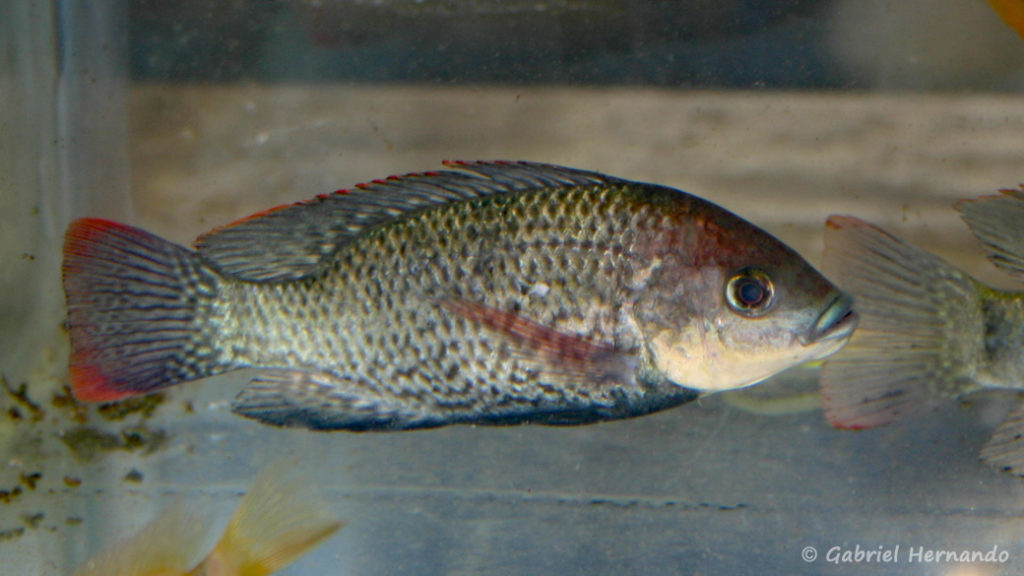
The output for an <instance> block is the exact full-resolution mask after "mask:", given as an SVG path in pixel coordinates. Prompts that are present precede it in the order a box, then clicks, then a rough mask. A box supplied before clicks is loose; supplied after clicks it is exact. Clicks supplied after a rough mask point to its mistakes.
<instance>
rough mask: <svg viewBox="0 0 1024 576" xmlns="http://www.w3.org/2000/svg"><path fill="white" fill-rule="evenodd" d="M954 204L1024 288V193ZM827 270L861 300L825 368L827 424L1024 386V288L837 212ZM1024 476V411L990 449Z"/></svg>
mask: <svg viewBox="0 0 1024 576" xmlns="http://www.w3.org/2000/svg"><path fill="white" fill-rule="evenodd" d="M1001 192H1002V194H1001V195H998V196H983V197H981V198H978V199H974V200H964V201H961V202H959V203H957V204H956V209H957V210H958V211H959V212H960V214H961V216H962V217H963V219H964V221H966V222H967V225H968V226H970V228H971V231H972V232H973V233H974V235H975V236H976V237H977V238H978V239H979V240H980V241H981V242H982V244H983V245H984V247H985V250H986V252H987V253H988V257H989V259H990V260H991V261H992V262H993V263H994V264H995V265H996V266H998V267H999V268H1000V269H1002V270H1004V271H1006V272H1008V273H1010V274H1011V275H1013V276H1015V277H1016V278H1018V279H1020V280H1022V281H1024V186H1021V188H1019V189H1015V190H1002V191H1001ZM822 270H823V272H824V273H825V275H826V276H828V277H829V278H830V279H832V280H833V281H834V282H836V283H837V284H838V285H839V286H840V287H841V288H842V289H844V290H847V291H849V292H850V293H852V294H853V296H854V308H855V310H857V313H858V314H859V315H860V317H861V320H860V325H859V327H858V328H857V330H856V332H855V333H854V335H853V337H852V339H851V340H850V342H849V344H848V345H847V346H846V348H845V349H844V350H842V351H841V352H840V353H839V354H837V355H835V356H832V357H830V358H829V359H828V361H826V363H825V366H824V368H823V370H822V375H821V389H822V403H823V405H824V408H825V416H826V418H827V419H828V421H829V423H830V424H832V425H833V426H835V427H837V428H846V429H861V428H873V427H876V426H881V425H884V424H888V423H891V422H894V421H897V420H900V419H902V418H906V417H909V416H913V415H916V414H919V413H921V412H924V411H926V410H928V409H930V408H932V407H934V406H936V404H937V403H938V402H941V401H942V400H943V399H944V398H947V399H948V398H955V397H959V396H962V395H964V394H968V393H970V392H973V391H976V390H979V389H982V388H999V389H1015V390H1024V292H1011V291H1001V290H997V289H995V288H991V287H989V286H986V285H985V284H982V283H981V282H978V281H977V280H975V279H974V278H972V277H971V276H969V275H968V274H967V273H965V272H963V271H962V270H960V269H958V268H956V267H955V266H953V265H951V264H949V263H948V262H946V261H944V260H942V259H941V258H939V257H937V256H935V255H932V254H930V253H928V252H925V251H924V250H921V249H919V248H916V247H914V246H911V245H910V244H907V243H906V242H904V241H903V240H901V239H899V238H897V237H896V236H894V235H892V234H889V233H888V232H886V231H884V230H882V229H881V228H878V227H877V226H874V225H872V224H870V223H868V222H865V221H863V220H860V219H858V218H854V217H851V216H831V217H829V219H828V222H827V224H826V227H825V253H824V259H823V262H822ZM981 458H982V460H984V461H986V462H988V463H989V464H991V465H993V466H996V467H998V468H1002V469H1004V470H1008V471H1013V472H1014V473H1015V474H1018V475H1024V404H1021V405H1018V406H1017V407H1016V408H1015V410H1014V411H1013V412H1012V413H1011V414H1010V416H1009V417H1008V418H1007V419H1006V420H1005V421H1004V422H1003V423H1002V424H1001V425H1000V426H999V427H998V428H997V429H996V431H995V433H994V434H993V436H992V438H991V439H990V440H989V442H988V443H987V444H986V445H985V447H984V448H983V449H982V452H981Z"/></svg>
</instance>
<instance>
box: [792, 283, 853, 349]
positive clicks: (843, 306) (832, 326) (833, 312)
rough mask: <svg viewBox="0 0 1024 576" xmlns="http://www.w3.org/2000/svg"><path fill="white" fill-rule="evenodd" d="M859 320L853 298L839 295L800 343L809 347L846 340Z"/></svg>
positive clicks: (801, 337) (802, 336)
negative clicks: (824, 342) (825, 342)
mask: <svg viewBox="0 0 1024 576" xmlns="http://www.w3.org/2000/svg"><path fill="white" fill-rule="evenodd" d="M857 320H858V318H857V313H856V312H854V310H853V298H852V297H851V296H850V295H848V294H839V295H838V296H836V297H835V298H833V299H832V301H831V302H829V305H828V306H826V307H825V310H824V311H823V312H822V313H821V315H820V316H818V318H817V319H816V320H815V321H814V324H812V325H811V328H810V329H809V330H808V331H807V332H805V333H804V334H802V335H801V336H800V341H801V342H802V343H803V345H804V346H809V345H811V344H815V343H818V342H822V341H825V340H837V339H845V338H847V337H849V336H850V334H852V333H853V330H854V329H855V328H856V327H857Z"/></svg>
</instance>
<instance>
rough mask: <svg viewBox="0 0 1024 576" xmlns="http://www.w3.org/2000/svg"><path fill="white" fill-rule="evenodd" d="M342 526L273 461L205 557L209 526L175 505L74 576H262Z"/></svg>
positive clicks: (287, 468) (305, 485)
mask: <svg viewBox="0 0 1024 576" xmlns="http://www.w3.org/2000/svg"><path fill="white" fill-rule="evenodd" d="M342 525H343V524H342V522H341V521H339V520H338V519H337V518H336V517H335V516H334V514H333V512H331V511H330V506H328V505H327V503H326V502H325V501H324V500H323V498H322V497H321V495H320V493H319V491H318V490H317V488H316V486H315V485H314V484H313V483H312V482H311V481H310V480H309V479H308V478H307V477H306V476H304V475H303V474H302V473H301V472H300V471H298V469H297V468H296V466H295V465H294V463H291V462H287V461H278V462H275V463H273V464H271V465H269V466H268V467H267V468H266V470H264V471H263V472H262V473H260V475H259V476H258V477H257V478H256V480H254V481H253V485H252V487H251V488H250V489H249V492H248V493H247V494H246V495H245V496H244V497H243V498H242V501H241V502H240V503H239V505H238V509H237V510H236V511H235V514H234V515H233V516H232V518H231V521H230V523H229V524H228V527H227V528H226V529H225V531H224V533H223V534H222V535H221V537H220V539H219V540H218V541H217V544H216V545H215V546H214V548H213V549H212V550H210V551H208V552H207V551H206V550H207V549H208V542H207V540H208V539H209V537H210V536H211V535H212V534H211V533H210V524H209V522H208V519H207V518H205V517H203V516H202V515H201V514H197V513H195V512H193V511H190V510H189V509H188V508H187V507H186V505H185V504H184V503H183V502H181V501H178V502H175V503H174V504H172V505H171V506H169V507H168V508H167V509H166V510H164V511H162V512H161V513H160V515H158V516H157V517H156V518H155V519H154V520H153V521H151V522H150V523H149V524H147V525H146V526H145V527H143V528H142V529H141V530H139V532H137V533H136V534H135V535H133V536H131V537H130V538H128V539H126V540H124V541H123V542H119V543H116V544H114V545H111V546H110V547H108V548H107V549H105V550H103V551H101V552H100V553H99V554H97V555H96V556H95V557H94V558H91V559H90V560H88V561H87V562H85V563H84V564H83V565H82V566H80V567H79V568H78V570H77V571H75V576H267V575H269V574H273V573H275V572H277V571H279V570H281V569H282V568H284V567H285V566H287V565H288V564H291V563H292V562H294V561H295V560H296V559H298V557H299V556H302V555H303V554H304V553H306V552H308V551H309V550H311V549H312V548H314V547H316V546H317V545H319V544H320V543H321V542H323V541H324V540H325V539H327V538H328V537H329V536H331V535H332V534H334V533H335V532H337V531H338V530H339V529H340V528H341V527H342Z"/></svg>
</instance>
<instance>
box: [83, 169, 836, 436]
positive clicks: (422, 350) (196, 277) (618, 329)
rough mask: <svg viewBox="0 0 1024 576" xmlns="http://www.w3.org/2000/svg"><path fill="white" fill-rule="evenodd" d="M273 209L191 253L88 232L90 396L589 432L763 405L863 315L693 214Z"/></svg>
mask: <svg viewBox="0 0 1024 576" xmlns="http://www.w3.org/2000/svg"><path fill="white" fill-rule="evenodd" d="M449 166H450V167H452V168H455V169H457V170H446V171H440V172H429V173H424V174H418V175H408V176H404V177H392V178H388V179H386V180H380V181H375V182H372V183H369V184H363V185H360V186H357V187H356V188H355V189H353V190H350V191H343V192H338V193H335V194H329V195H325V196H320V197H318V198H315V199H313V200H311V201H308V202H303V203H299V204H295V205H291V206H285V207H280V208H276V209H273V210H269V211H266V212H263V213H260V214H256V215H254V216H252V217H249V218H247V219H244V220H242V221H240V222H236V223H235V224H232V225H230V226H227V227H224V228H221V229H217V230H214V231H212V232H210V233H208V234H205V235H203V236H200V237H199V239H198V240H197V241H196V244H195V248H196V249H195V251H192V250H188V249H186V248H182V247H180V246H177V245H174V244H171V243H169V242H166V241H164V240H161V239H159V238H157V237H155V236H153V235H152V234H149V233H146V232H144V231H142V230H138V229H136V228H132V227H129V226H125V225H123V224H118V223H114V222H110V221H106V220H97V219H83V220H78V221H75V222H74V223H72V224H71V226H70V227H69V229H68V231H67V236H66V242H65V247H64V255H65V260H64V269H63V272H64V287H65V292H66V294H67V304H68V317H69V327H70V333H71V341H72V355H71V360H70V372H71V381H72V387H73V389H74V391H75V394H76V395H77V397H78V398H80V399H82V400H86V401H110V400H115V399H118V398H122V397H126V396H131V395H134V394H141V393H146V392H151V391H154V390H160V389H162V388H166V387H168V386H172V385H174V384H177V383H179V382H185V381H189V380H196V379H199V378H204V377H207V376H213V375H216V374H221V373H225V372H230V371H234V370H239V369H243V368H250V369H253V375H252V377H251V381H250V382H249V384H248V386H247V387H246V388H245V389H243V391H242V392H241V393H240V394H239V396H238V397H237V398H236V399H235V401H234V404H233V409H234V411H236V412H237V413H239V414H242V415H244V416H248V417H251V418H255V419H257V420H260V421H263V422H266V423H271V424H276V425H282V426H302V427H308V428H315V429H348V430H398V429H410V428H423V427H432V426H443V425H446V424H453V423H518V422H526V421H536V422H542V423H548V424H574V423H584V422H592V421H595V420H605V419H615V418H625V417H630V416H637V415H641V414H646V413H649V412H653V411H655V410H660V409H663V408H667V407H671V406H675V405H678V404H681V403H684V402H687V401H690V400H693V399H695V398H696V397H697V396H698V395H699V394H701V393H704V392H711V391H716V390H725V389H730V388H738V387H743V386H748V385H750V384H753V383H756V382H758V381H759V380H761V379H763V378H766V377H768V376H770V375H772V374H774V373H776V372H779V371H781V370H783V369H785V368H788V367H789V366H792V365H794V364H798V363H801V362H804V361H808V360H813V359H817V358H821V357H824V356H826V355H828V354H831V353H833V352H835V351H836V350H838V349H839V348H840V347H841V346H842V345H843V344H844V343H845V341H846V340H847V338H848V336H849V335H850V333H851V331H852V330H853V329H854V326H855V324H856V317H855V316H854V314H853V313H852V312H851V310H850V299H849V298H848V297H847V296H845V295H844V294H843V293H841V292H840V291H839V290H837V289H836V288H835V287H834V286H833V285H832V284H830V283H829V282H828V281H827V280H826V279H825V278H824V277H822V276H821V275H820V274H819V273H818V272H817V271H815V270H814V269H813V268H812V267H811V266H810V265H809V264H808V263H807V262H805V261H804V260H803V259H802V258H801V257H800V256H799V255H797V254H796V253H795V252H794V251H793V250H791V249H790V248H788V247H786V246H785V245H783V244H782V243H781V242H779V241H778V240H776V239H775V238H773V237H772V236H770V235H768V234H767V233H765V232H764V231H762V230H760V229H758V228H757V227H755V226H753V225H752V224H750V223H748V222H746V221H744V220H742V219H740V218H739V217H737V216H735V215H733V214H732V213H730V212H728V211H726V210H724V209H722V208H720V207H718V206H715V205H714V204H711V203H709V202H707V201H704V200H701V199H699V198H696V197H694V196H691V195H689V194H686V193H684V192H680V191H678V190H673V189H670V188H665V187H661V186H655V185H651V184H640V183H635V182H629V181H626V180H620V179H618V178H613V177H610V176H604V175H601V174H597V173H594V172H585V171H581V170H574V169H571V168H562V167H558V166H549V165H541V164H531V163H525V162H518V163H507V162H478V163H450V164H449Z"/></svg>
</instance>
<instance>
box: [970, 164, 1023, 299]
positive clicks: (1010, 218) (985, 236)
mask: <svg viewBox="0 0 1024 576" xmlns="http://www.w3.org/2000/svg"><path fill="white" fill-rule="evenodd" d="M1000 192H1002V195H1001V196H982V197H980V198H975V199H973V200H961V201H960V202H957V203H956V209H957V210H958V211H959V212H960V216H961V217H962V218H963V219H964V221H965V222H967V225H968V226H970V227H971V232H973V233H974V235H975V236H976V237H977V238H978V240H980V241H981V243H982V244H984V245H985V251H986V252H988V258H989V260H991V261H992V263H993V264H995V265H996V266H998V267H1000V268H1002V269H1003V270H1005V271H1006V272H1009V273H1010V274H1013V275H1014V276H1016V277H1017V278H1018V279H1024V235H1022V234H1021V224H1024V184H1022V185H1021V187H1020V188H1018V189H1015V190H1014V189H1006V190H1000Z"/></svg>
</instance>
